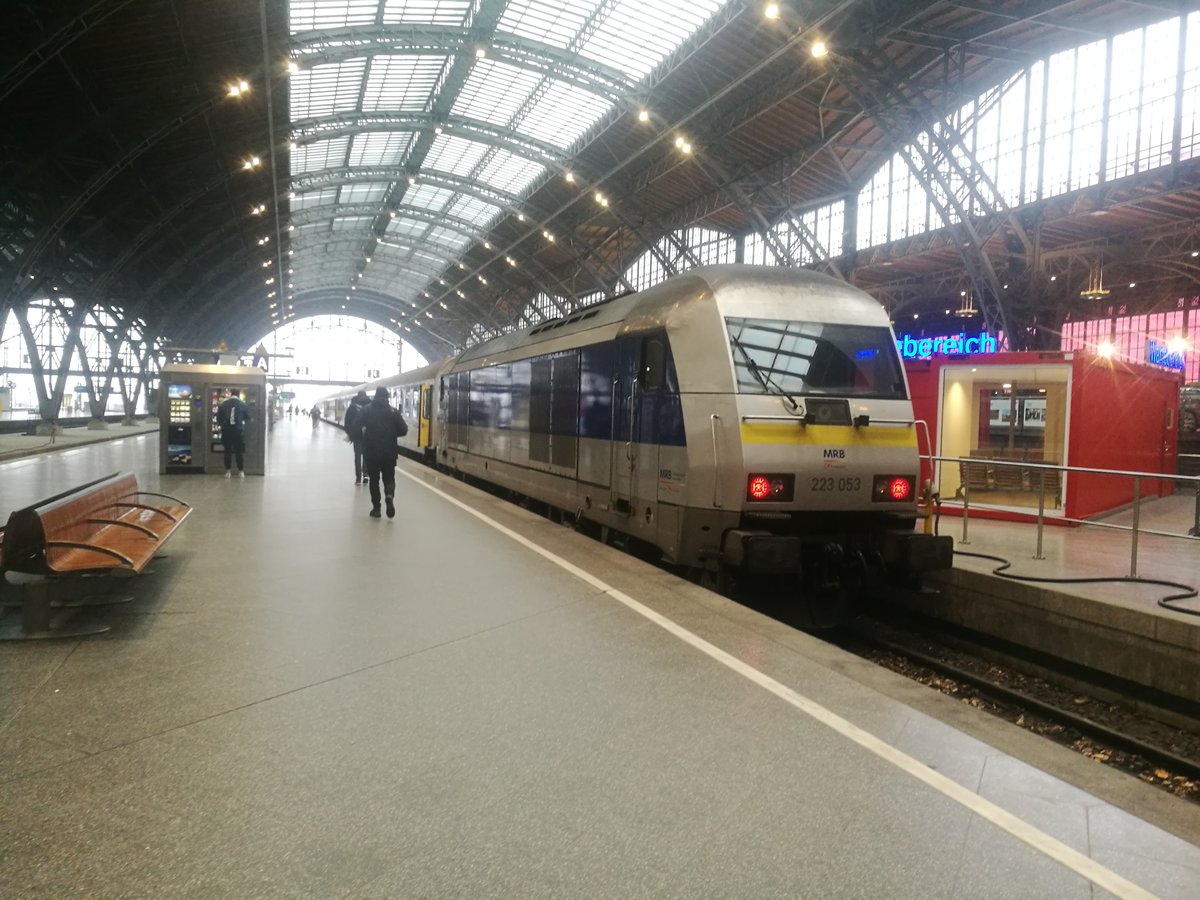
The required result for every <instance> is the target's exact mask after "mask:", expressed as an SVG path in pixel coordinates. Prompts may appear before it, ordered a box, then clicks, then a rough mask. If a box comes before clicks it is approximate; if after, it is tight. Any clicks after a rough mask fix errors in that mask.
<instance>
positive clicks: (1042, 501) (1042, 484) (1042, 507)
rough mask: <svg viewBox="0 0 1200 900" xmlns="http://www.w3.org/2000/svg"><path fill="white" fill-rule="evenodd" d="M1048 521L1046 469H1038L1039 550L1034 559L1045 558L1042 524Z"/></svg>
mask: <svg viewBox="0 0 1200 900" xmlns="http://www.w3.org/2000/svg"><path fill="white" fill-rule="evenodd" d="M1045 521H1046V470H1045V469H1038V524H1037V552H1036V553H1035V554H1034V555H1033V558H1034V559H1045V558H1046V557H1045V556H1043V555H1042V526H1043V525H1044V524H1045Z"/></svg>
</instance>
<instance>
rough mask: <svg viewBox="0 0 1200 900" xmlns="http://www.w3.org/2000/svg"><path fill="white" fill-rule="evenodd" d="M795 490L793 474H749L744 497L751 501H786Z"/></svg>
mask: <svg viewBox="0 0 1200 900" xmlns="http://www.w3.org/2000/svg"><path fill="white" fill-rule="evenodd" d="M795 491H796V476H794V475H751V476H750V478H749V480H748V481H747V482H746V499H747V500H750V501H752V502H761V501H770V502H774V503H786V502H788V501H789V500H791V499H792V497H793V496H794V495H795Z"/></svg>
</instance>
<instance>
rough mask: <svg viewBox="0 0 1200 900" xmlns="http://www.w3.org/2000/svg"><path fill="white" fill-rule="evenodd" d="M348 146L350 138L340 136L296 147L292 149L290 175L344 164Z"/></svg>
mask: <svg viewBox="0 0 1200 900" xmlns="http://www.w3.org/2000/svg"><path fill="white" fill-rule="evenodd" d="M349 146H350V138H348V137H340V138H334V139H333V140H330V141H314V142H313V143H311V144H303V145H301V146H299V147H297V148H296V149H295V150H293V151H292V175H293V176H295V175H309V174H311V173H313V172H323V171H325V170H326V169H336V168H340V167H342V166H344V165H345V164H346V148H347V147H349Z"/></svg>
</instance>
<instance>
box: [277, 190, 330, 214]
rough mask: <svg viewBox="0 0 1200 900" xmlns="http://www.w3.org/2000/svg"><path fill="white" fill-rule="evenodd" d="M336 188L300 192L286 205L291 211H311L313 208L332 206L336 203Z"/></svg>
mask: <svg viewBox="0 0 1200 900" xmlns="http://www.w3.org/2000/svg"><path fill="white" fill-rule="evenodd" d="M337 197H338V193H337V188H320V189H319V190H315V191H300V192H298V193H297V194H296V196H295V197H293V198H292V199H291V202H290V203H289V204H288V205H289V206H290V207H291V209H292V211H293V212H295V211H297V210H301V209H312V208H313V207H314V206H322V205H324V204H333V203H336V202H337Z"/></svg>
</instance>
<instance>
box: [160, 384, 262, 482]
mask: <svg viewBox="0 0 1200 900" xmlns="http://www.w3.org/2000/svg"><path fill="white" fill-rule="evenodd" d="M160 374H161V377H162V386H161V388H160V390H159V406H160V412H159V421H160V423H161V426H160V428H161V431H160V435H159V444H160V448H159V472H161V473H163V474H184V473H202V472H207V473H210V474H222V473H224V471H225V445H224V444H223V443H222V429H221V424H220V422H219V421H218V420H217V410H218V409H219V408H220V406H221V403H222V402H223V401H224V400H225V398H226V397H227V396H228V394H229V392H230V391H232V392H233V393H235V394H236V395H237V396H239V397H240V398H241V399H242V401H243V402H244V403H245V404H246V406H247V408H248V410H249V416H248V419H247V422H246V425H245V429H244V431H243V434H244V437H245V443H246V451H245V470H244V471H245V472H246V474H247V475H263V474H265V473H266V441H267V416H268V415H270V410H269V409H268V408H267V401H266V398H267V378H266V374H265V373H264V372H263V371H262V370H261V369H258V368H253V367H250V366H222V365H178V364H173V365H169V366H164V367H163V369H162V372H161V373H160Z"/></svg>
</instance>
